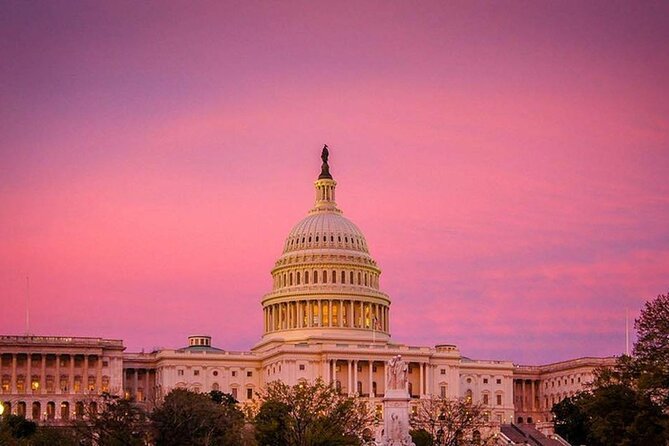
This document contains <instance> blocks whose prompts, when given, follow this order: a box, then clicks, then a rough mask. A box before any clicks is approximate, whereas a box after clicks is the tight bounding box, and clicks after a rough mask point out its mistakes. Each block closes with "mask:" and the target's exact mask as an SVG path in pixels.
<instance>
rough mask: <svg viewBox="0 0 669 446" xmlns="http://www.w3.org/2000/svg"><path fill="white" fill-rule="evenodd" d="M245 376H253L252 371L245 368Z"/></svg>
mask: <svg viewBox="0 0 669 446" xmlns="http://www.w3.org/2000/svg"><path fill="white" fill-rule="evenodd" d="M246 376H247V377H248V378H250V377H252V376H253V372H252V371H251V370H247V371H246Z"/></svg>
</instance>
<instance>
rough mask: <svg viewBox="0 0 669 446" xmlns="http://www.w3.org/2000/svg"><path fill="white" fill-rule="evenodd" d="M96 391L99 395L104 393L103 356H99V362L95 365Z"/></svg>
mask: <svg viewBox="0 0 669 446" xmlns="http://www.w3.org/2000/svg"><path fill="white" fill-rule="evenodd" d="M95 365H96V367H95V390H96V391H97V393H98V394H100V393H102V356H101V355H98V360H97V362H96V363H95Z"/></svg>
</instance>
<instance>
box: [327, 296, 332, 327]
mask: <svg viewBox="0 0 669 446" xmlns="http://www.w3.org/2000/svg"><path fill="white" fill-rule="evenodd" d="M328 305H329V308H328V327H332V299H328Z"/></svg>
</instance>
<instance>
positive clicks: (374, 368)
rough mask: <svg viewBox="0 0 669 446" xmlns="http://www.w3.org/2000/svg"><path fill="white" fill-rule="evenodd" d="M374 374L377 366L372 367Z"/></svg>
mask: <svg viewBox="0 0 669 446" xmlns="http://www.w3.org/2000/svg"><path fill="white" fill-rule="evenodd" d="M372 372H373V373H376V366H375V365H373V366H372Z"/></svg>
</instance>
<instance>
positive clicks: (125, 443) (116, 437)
mask: <svg viewBox="0 0 669 446" xmlns="http://www.w3.org/2000/svg"><path fill="white" fill-rule="evenodd" d="M99 404H100V410H99V411H98V410H96V409H92V410H89V411H88V413H87V415H88V416H87V419H86V420H85V421H78V422H77V423H76V424H75V429H76V431H77V433H78V434H79V438H80V442H81V443H82V444H84V445H92V446H135V445H136V446H141V445H144V444H145V442H146V441H147V439H148V437H149V426H148V419H147V415H146V412H145V411H144V410H143V409H142V408H141V407H140V406H138V405H137V404H135V403H134V402H132V401H129V400H127V399H124V398H120V397H118V396H112V395H109V394H105V395H103V397H102V400H101V401H100V403H99Z"/></svg>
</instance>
